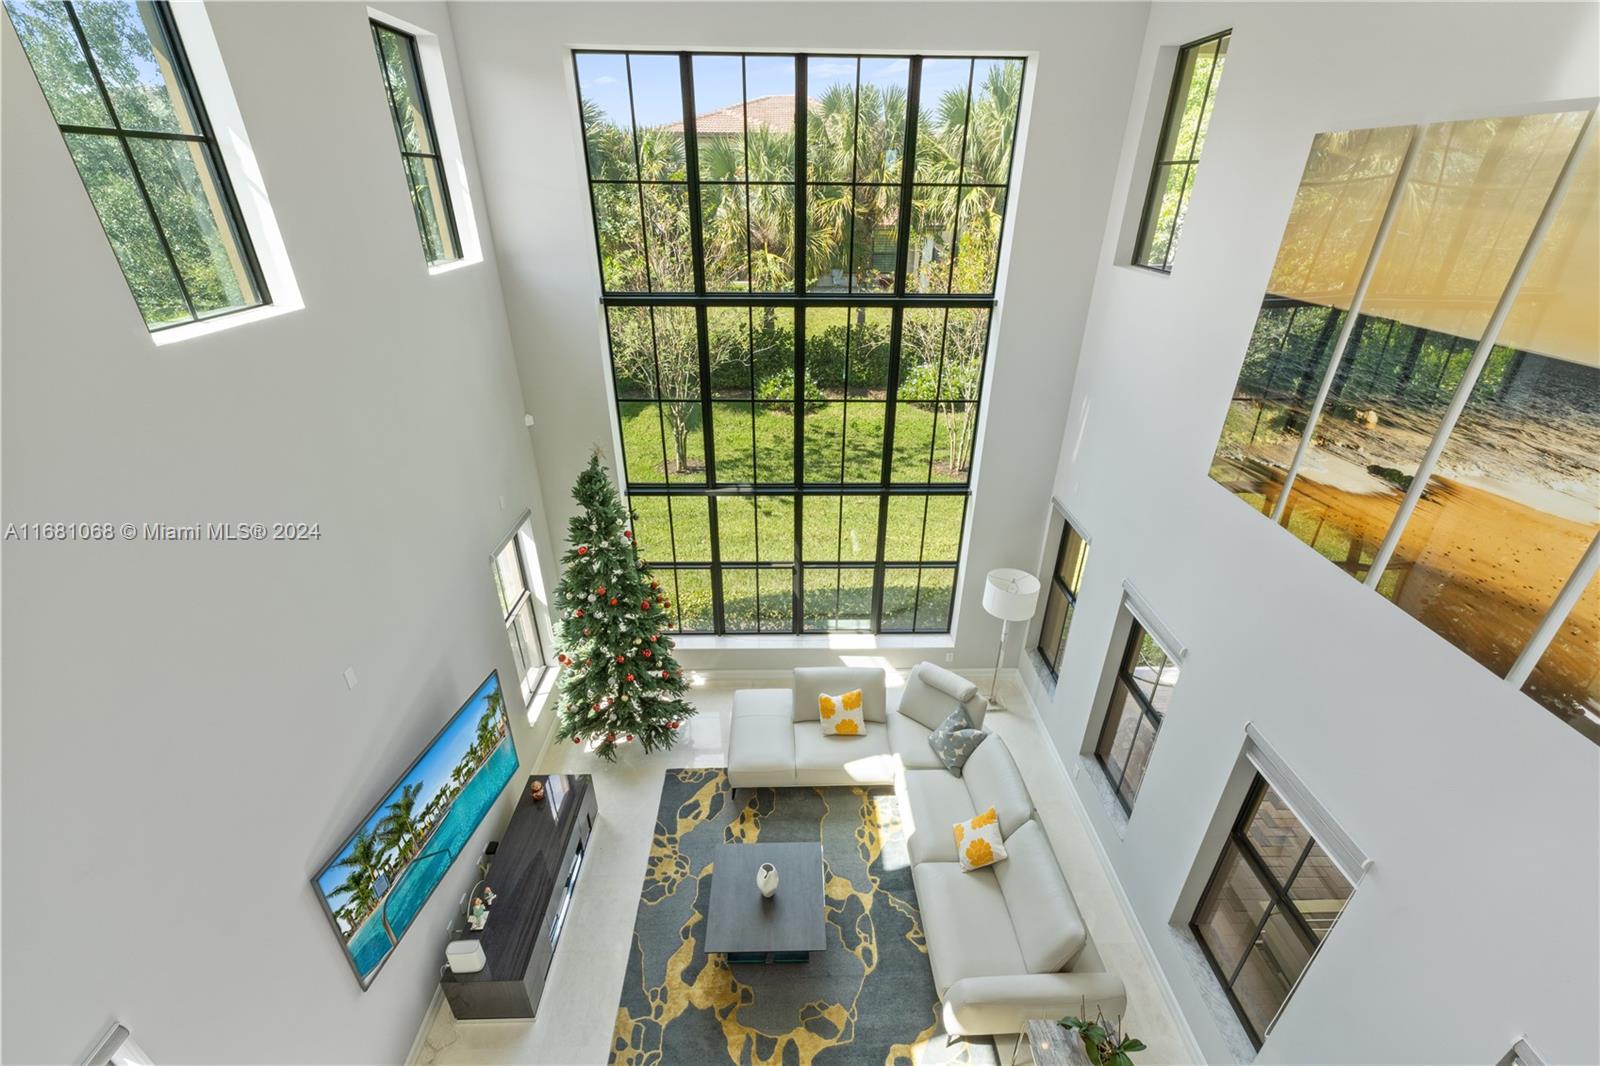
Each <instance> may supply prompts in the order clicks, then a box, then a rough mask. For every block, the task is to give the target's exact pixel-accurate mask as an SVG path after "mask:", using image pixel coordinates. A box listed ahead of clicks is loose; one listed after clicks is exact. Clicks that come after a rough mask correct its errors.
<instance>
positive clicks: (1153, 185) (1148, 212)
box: [1133, 30, 1233, 272]
mask: <svg viewBox="0 0 1600 1066" xmlns="http://www.w3.org/2000/svg"><path fill="white" fill-rule="evenodd" d="M1232 32H1233V31H1232V30H1224V31H1223V32H1221V33H1219V34H1216V35H1215V36H1213V37H1207V38H1205V39H1204V40H1200V41H1195V42H1194V43H1192V44H1186V45H1184V46H1183V47H1182V48H1181V49H1179V50H1178V67H1177V70H1176V72H1175V73H1174V74H1173V78H1172V93H1171V95H1170V96H1168V97H1167V114H1166V118H1165V119H1164V120H1163V121H1162V124H1161V142H1160V146H1159V147H1158V148H1157V150H1156V163H1155V169H1154V170H1153V171H1152V172H1151V174H1150V189H1149V191H1148V192H1146V193H1145V199H1144V214H1143V216H1142V217H1141V219H1140V222H1139V239H1138V241H1137V242H1136V243H1135V249H1136V250H1135V252H1134V257H1133V261H1134V262H1135V263H1137V264H1138V265H1139V266H1144V267H1149V268H1151V269H1152V270H1160V271H1163V272H1165V271H1169V270H1171V269H1172V255H1173V252H1174V251H1175V250H1176V249H1177V247H1178V234H1179V233H1181V232H1182V231H1183V215H1184V212H1185V211H1186V210H1188V207H1189V194H1190V192H1192V191H1193V189H1194V176H1195V171H1196V170H1197V169H1198V168H1199V166H1200V150H1201V149H1202V148H1204V147H1205V143H1206V127H1208V126H1209V125H1210V124H1211V110H1212V107H1213V106H1214V105H1215V103H1216V98H1217V88H1218V86H1220V85H1221V84H1222V66H1223V63H1224V62H1225V61H1226V60H1227V58H1228V39H1229V37H1230V35H1231V34H1232Z"/></svg>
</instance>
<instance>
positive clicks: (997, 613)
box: [983, 569, 1039, 622]
mask: <svg viewBox="0 0 1600 1066" xmlns="http://www.w3.org/2000/svg"><path fill="white" fill-rule="evenodd" d="M1038 601H1039V579H1038V578H1036V577H1034V576H1033V575H1032V574H1030V573H1028V572H1027V571H1026V570H1008V569H1001V570H991V571H989V576H988V577H987V578H985V579H984V582H983V609H984V610H985V611H988V612H989V613H990V614H992V615H994V617H996V618H999V619H1002V620H1004V621H1007V622H1021V621H1024V620H1026V619H1029V618H1032V617H1033V606H1034V604H1035V603H1037V602H1038Z"/></svg>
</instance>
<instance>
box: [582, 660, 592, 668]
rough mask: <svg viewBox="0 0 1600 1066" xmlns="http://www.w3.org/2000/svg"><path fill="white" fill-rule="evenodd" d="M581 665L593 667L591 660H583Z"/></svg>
mask: <svg viewBox="0 0 1600 1066" xmlns="http://www.w3.org/2000/svg"><path fill="white" fill-rule="evenodd" d="M583 665H585V666H593V665H594V660H593V659H585V660H583Z"/></svg>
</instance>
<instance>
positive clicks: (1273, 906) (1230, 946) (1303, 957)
mask: <svg viewBox="0 0 1600 1066" xmlns="http://www.w3.org/2000/svg"><path fill="white" fill-rule="evenodd" d="M1350 893H1351V885H1350V881H1349V879H1348V878H1347V877H1346V876H1345V875H1344V873H1343V872H1342V871H1341V870H1340V869H1339V867H1338V866H1337V865H1336V864H1335V863H1334V861H1333V859H1331V858H1330V857H1329V856H1328V854H1327V852H1325V851H1323V850H1322V845H1320V844H1318V843H1317V842H1316V840H1314V839H1313V838H1312V836H1311V832H1310V830H1308V829H1307V828H1306V827H1305V826H1304V825H1303V824H1302V823H1301V821H1300V819H1299V818H1297V817H1296V816H1295V813H1294V811H1292V810H1290V809H1289V805H1288V804H1287V803H1285V802H1284V801H1283V798H1282V797H1281V796H1279V795H1278V793H1277V791H1276V790H1275V789H1273V787H1272V786H1271V785H1270V784H1268V783H1267V781H1266V779H1265V778H1262V777H1260V776H1257V777H1256V778H1255V780H1254V782H1253V783H1252V784H1251V786H1250V792H1249V795H1248V798H1247V799H1246V800H1245V805H1244V810H1243V811H1242V812H1240V814H1239V818H1238V820H1237V821H1236V822H1234V825H1233V829H1232V831H1231V832H1230V833H1229V835H1228V842H1227V843H1226V844H1225V845H1223V848H1222V857H1221V859H1220V860H1219V861H1218V862H1217V868H1216V871H1215V872H1214V873H1213V874H1212V875H1211V882H1210V884H1209V885H1207V886H1206V891H1205V894H1204V896H1202V897H1201V900H1200V907H1199V909H1198V910H1196V911H1195V915H1194V918H1193V919H1192V920H1191V921H1190V923H1189V928H1190V929H1191V930H1193V932H1194V934H1195V936H1196V937H1197V938H1198V939H1199V941H1200V946H1201V947H1202V948H1203V949H1204V950H1205V956H1206V959H1207V960H1208V961H1209V962H1210V963H1211V968H1212V970H1214V971H1215V972H1216V975H1217V979H1218V980H1219V981H1221V982H1222V987H1223V989H1224V990H1225V991H1226V992H1227V993H1228V1001H1229V1002H1230V1003H1232V1004H1233V1009H1234V1011H1235V1012H1236V1013H1237V1014H1238V1015H1239V1020H1240V1021H1241V1022H1243V1023H1244V1027H1245V1030H1246V1032H1248V1033H1249V1034H1250V1039H1251V1041H1252V1042H1253V1043H1254V1044H1255V1046H1256V1047H1260V1046H1261V1042H1262V1041H1263V1040H1264V1039H1266V1034H1267V1030H1268V1029H1269V1028H1270V1026H1271V1025H1272V1021H1273V1019H1274V1018H1275V1017H1276V1016H1277V1015H1278V1012H1279V1011H1280V1010H1282V1009H1283V1005H1284V1003H1285V1002H1286V1001H1287V1000H1288V998H1289V993H1290V992H1291V991H1292V990H1293V989H1294V984H1295V982H1296V981H1298V980H1299V979H1300V974H1301V972H1302V971H1304V970H1305V968H1306V966H1307V965H1308V964H1309V963H1310V962H1311V956H1312V955H1313V954H1314V953H1315V952H1316V950H1317V947H1318V945H1320V944H1321V943H1322V939H1323V937H1325V936H1327V935H1328V930H1330V929H1332V928H1333V923H1334V922H1336V921H1337V920H1338V918H1339V914H1340V913H1341V912H1342V911H1343V910H1344V906H1345V904H1346V903H1347V902H1349V899H1350Z"/></svg>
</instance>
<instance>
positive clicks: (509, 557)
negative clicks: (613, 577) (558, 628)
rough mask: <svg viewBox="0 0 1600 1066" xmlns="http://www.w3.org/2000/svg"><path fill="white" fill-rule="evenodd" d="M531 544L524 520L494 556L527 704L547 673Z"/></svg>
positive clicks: (513, 654) (502, 607)
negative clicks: (535, 613)
mask: <svg viewBox="0 0 1600 1066" xmlns="http://www.w3.org/2000/svg"><path fill="white" fill-rule="evenodd" d="M532 541H533V531H532V529H531V528H530V527H529V525H528V520H527V519H526V518H525V519H523V520H522V522H521V523H520V524H519V525H518V526H517V528H516V531H515V532H514V533H512V534H511V536H509V537H507V538H506V542H505V543H504V544H502V545H501V546H500V550H499V551H497V552H495V553H494V585H495V590H496V591H497V592H498V593H499V594H500V610H501V613H502V614H504V616H505V623H506V638H507V639H508V640H510V642H511V657H512V658H513V659H514V660H516V664H517V679H518V680H519V681H520V682H521V685H522V700H523V702H524V703H526V702H527V701H528V700H530V699H532V698H533V690H534V688H535V687H536V686H537V685H538V683H539V675H540V674H541V673H542V672H543V671H544V651H543V648H542V646H541V645H540V643H539V626H538V623H537V622H535V620H534V617H533V591H532V589H533V582H532V581H531V580H530V575H531V573H532V567H531V566H530V565H529V564H530V561H529V559H528V553H529V552H530V551H531V550H532Z"/></svg>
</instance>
